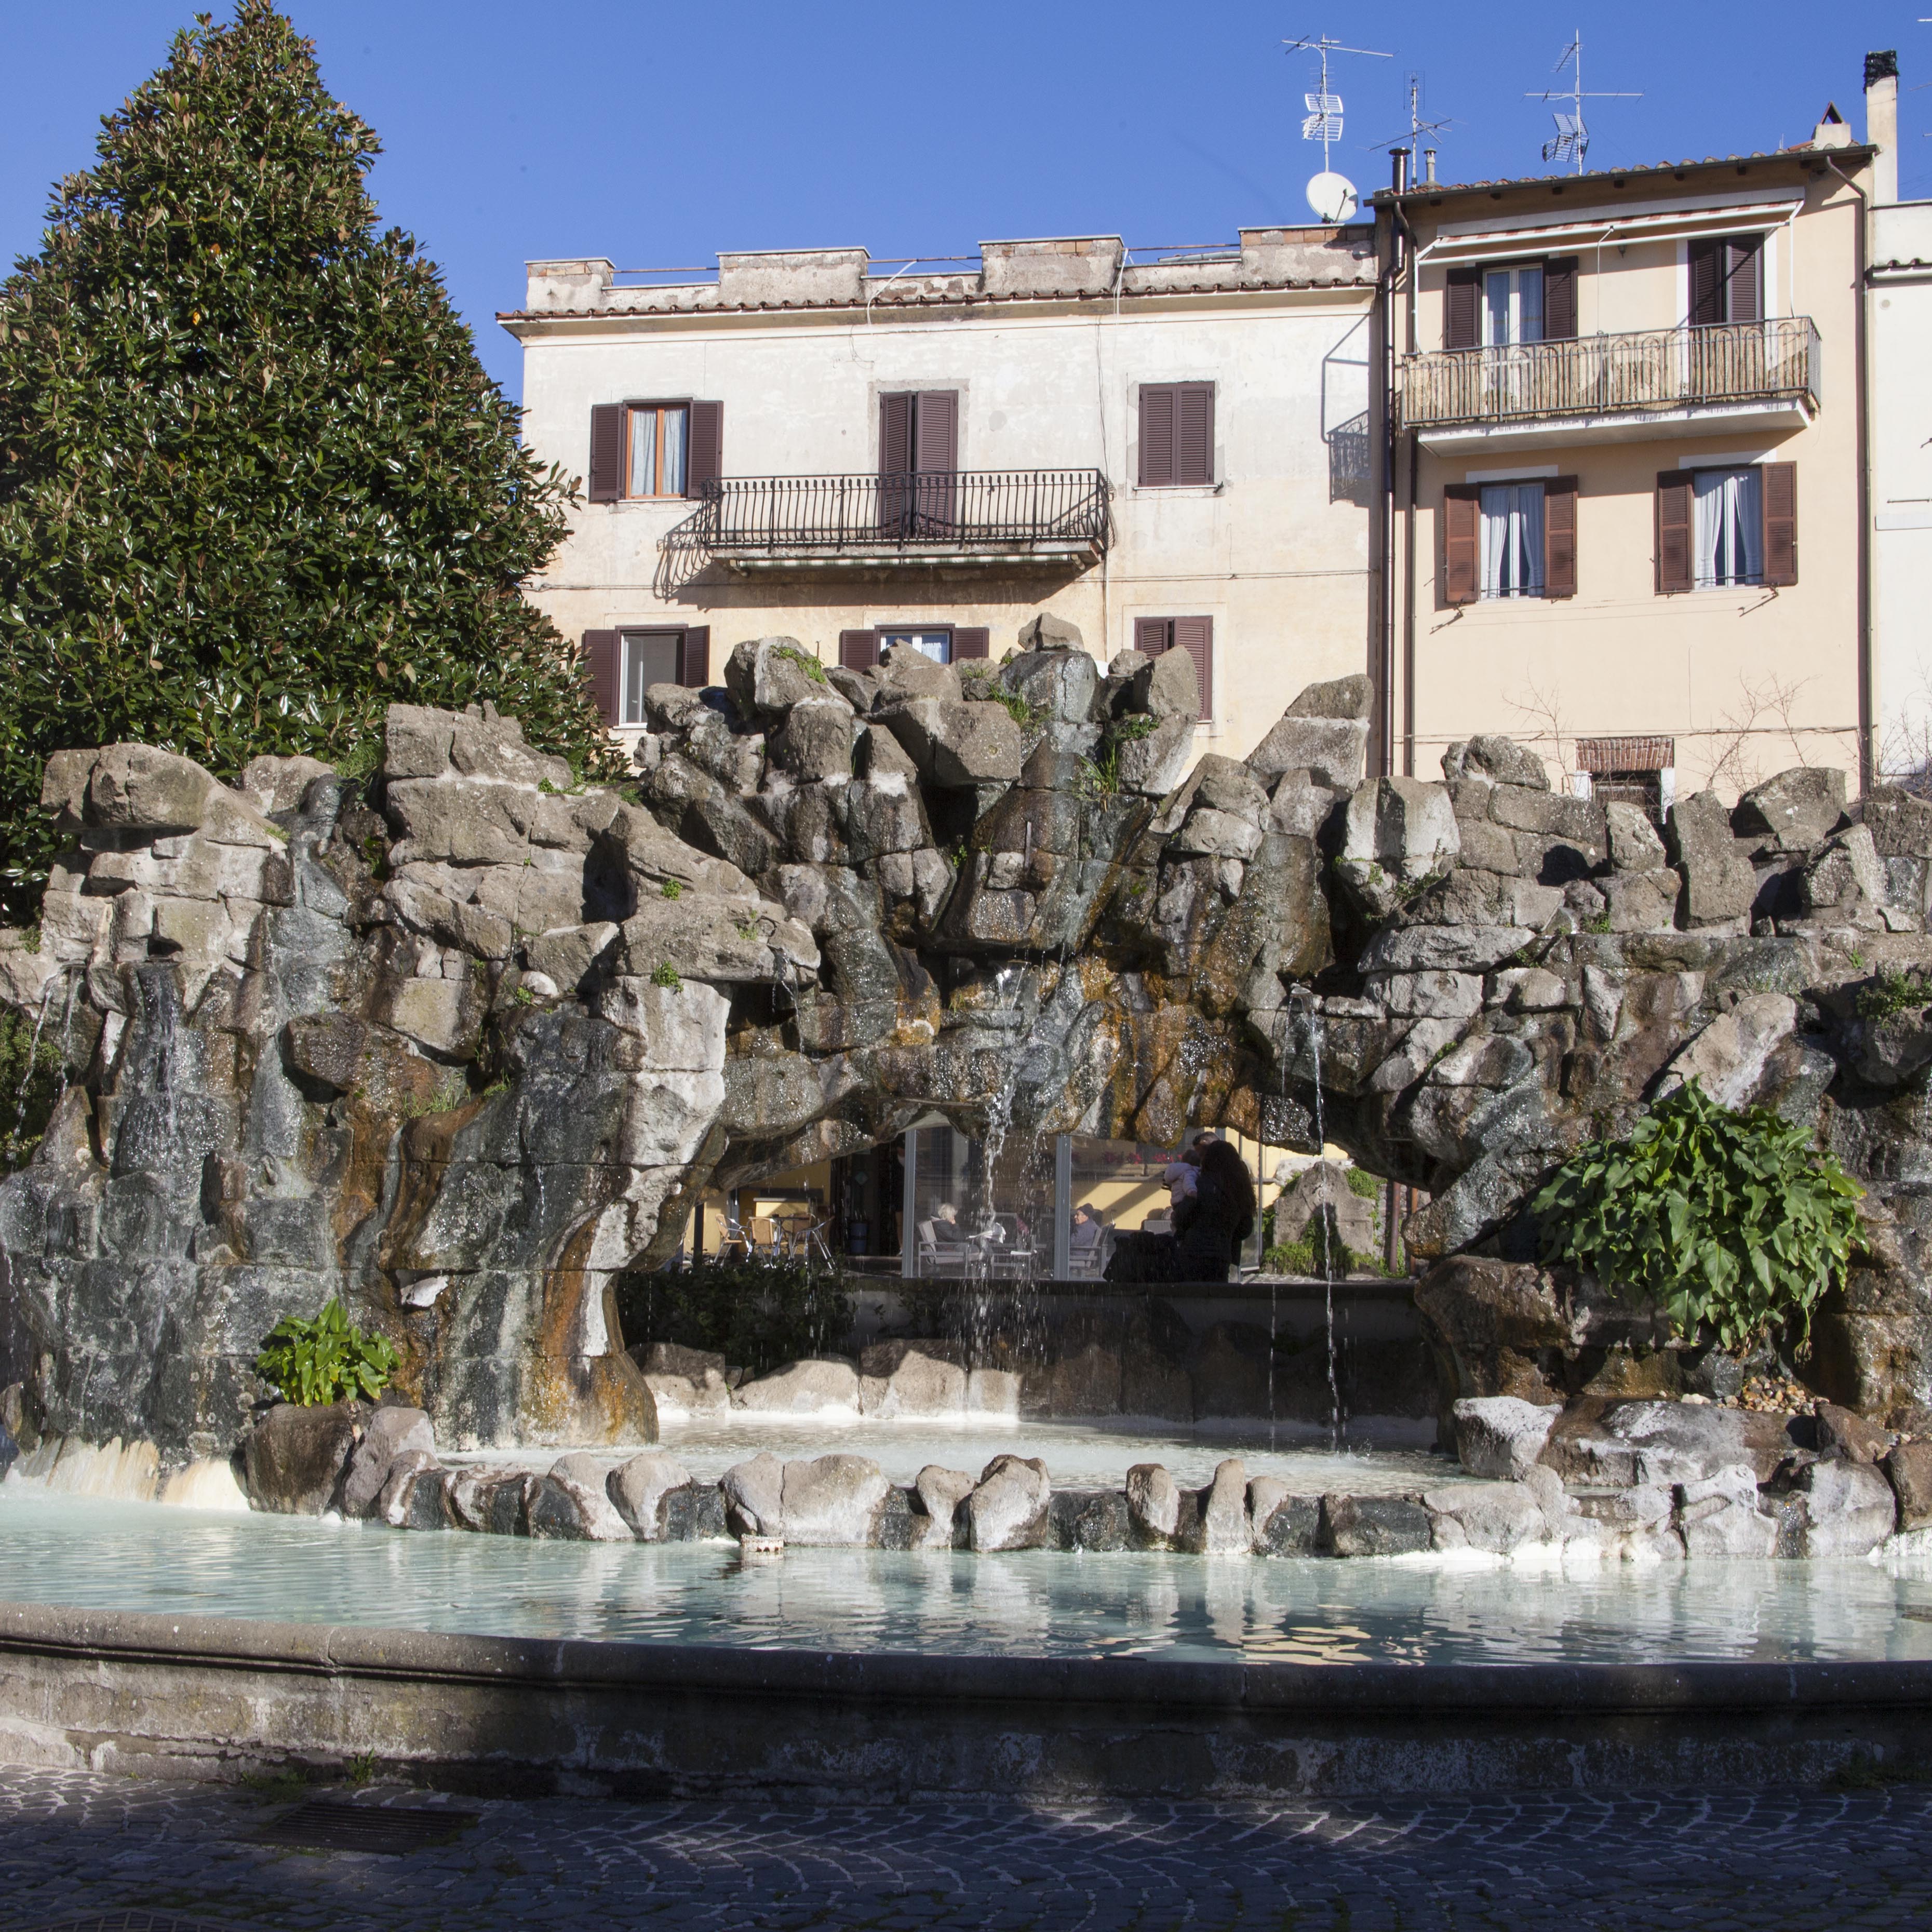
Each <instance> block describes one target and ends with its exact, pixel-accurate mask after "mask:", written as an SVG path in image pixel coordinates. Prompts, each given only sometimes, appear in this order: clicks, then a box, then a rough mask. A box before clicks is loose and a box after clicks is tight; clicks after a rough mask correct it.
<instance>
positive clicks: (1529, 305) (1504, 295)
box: [1483, 262, 1543, 349]
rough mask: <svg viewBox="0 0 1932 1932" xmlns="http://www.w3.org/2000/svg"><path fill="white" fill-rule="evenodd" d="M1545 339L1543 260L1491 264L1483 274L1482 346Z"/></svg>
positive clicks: (1494, 346) (1497, 346)
mask: <svg viewBox="0 0 1932 1932" xmlns="http://www.w3.org/2000/svg"><path fill="white" fill-rule="evenodd" d="M1542 340H1543V264H1542V263H1541V262H1538V263H1534V264H1532V265H1530V266H1526V267H1523V268H1520V269H1490V272H1489V273H1488V274H1487V275H1485V276H1484V278H1483V347H1484V348H1485V349H1497V348H1500V347H1502V346H1503V345H1504V344H1506V343H1517V342H1541V341H1542Z"/></svg>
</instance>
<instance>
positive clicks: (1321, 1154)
mask: <svg viewBox="0 0 1932 1932" xmlns="http://www.w3.org/2000/svg"><path fill="white" fill-rule="evenodd" d="M1308 1052H1309V1058H1310V1060H1311V1061H1313V1070H1314V1075H1315V1146H1316V1156H1315V1157H1316V1160H1318V1161H1319V1163H1321V1167H1322V1206H1321V1209H1320V1219H1321V1222H1322V1287H1323V1290H1324V1299H1325V1304H1326V1309H1327V1316H1328V1446H1329V1448H1331V1449H1334V1448H1339V1447H1340V1442H1341V1436H1342V1385H1341V1382H1340V1378H1339V1377H1338V1376H1337V1373H1336V1367H1335V1255H1334V1248H1333V1247H1332V1245H1331V1241H1330V1237H1329V1224H1330V1223H1331V1220H1333V1218H1334V1211H1333V1209H1332V1208H1331V1205H1330V1202H1329V1199H1328V1120H1327V1118H1326V1114H1325V1109H1324V1105H1323V1101H1322V1010H1321V1008H1320V1007H1318V1006H1317V1005H1316V1004H1315V1003H1314V1001H1312V1000H1311V1001H1310V1002H1309V1004H1308Z"/></svg>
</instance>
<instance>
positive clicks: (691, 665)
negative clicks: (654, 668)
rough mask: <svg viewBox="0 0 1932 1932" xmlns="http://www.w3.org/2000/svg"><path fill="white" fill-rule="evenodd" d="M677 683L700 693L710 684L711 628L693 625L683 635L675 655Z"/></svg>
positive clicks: (703, 625) (705, 625)
mask: <svg viewBox="0 0 1932 1932" xmlns="http://www.w3.org/2000/svg"><path fill="white" fill-rule="evenodd" d="M677 681H678V682H679V684H682V685H686V686H688V688H690V689H691V690H693V691H702V690H703V688H704V687H705V686H706V685H707V684H709V682H711V626H710V625H709V624H693V625H691V626H690V627H689V628H688V629H687V630H686V631H685V634H684V643H683V646H682V649H680V650H679V652H678V655H677Z"/></svg>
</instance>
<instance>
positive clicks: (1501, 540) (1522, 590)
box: [1482, 483, 1543, 597]
mask: <svg viewBox="0 0 1932 1932" xmlns="http://www.w3.org/2000/svg"><path fill="white" fill-rule="evenodd" d="M1482 567H1483V580H1482V594H1483V595H1484V596H1485V597H1540V596H1541V595H1542V594H1543V485H1542V484H1541V483H1492V484H1488V485H1487V486H1486V487H1484V491H1483V495H1482Z"/></svg>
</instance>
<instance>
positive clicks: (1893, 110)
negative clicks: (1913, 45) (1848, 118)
mask: <svg viewBox="0 0 1932 1932" xmlns="http://www.w3.org/2000/svg"><path fill="white" fill-rule="evenodd" d="M1865 139H1867V141H1868V142H1870V143H1871V145H1873V147H1874V148H1876V149H1877V150H1878V158H1877V160H1875V161H1873V163H1872V199H1873V202H1874V203H1876V204H1879V205H1882V204H1884V203H1885V202H1893V201H1896V200H1897V199H1898V55H1897V50H1896V49H1890V48H1888V49H1886V50H1885V52H1883V53H1876V54H1867V55H1865Z"/></svg>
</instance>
